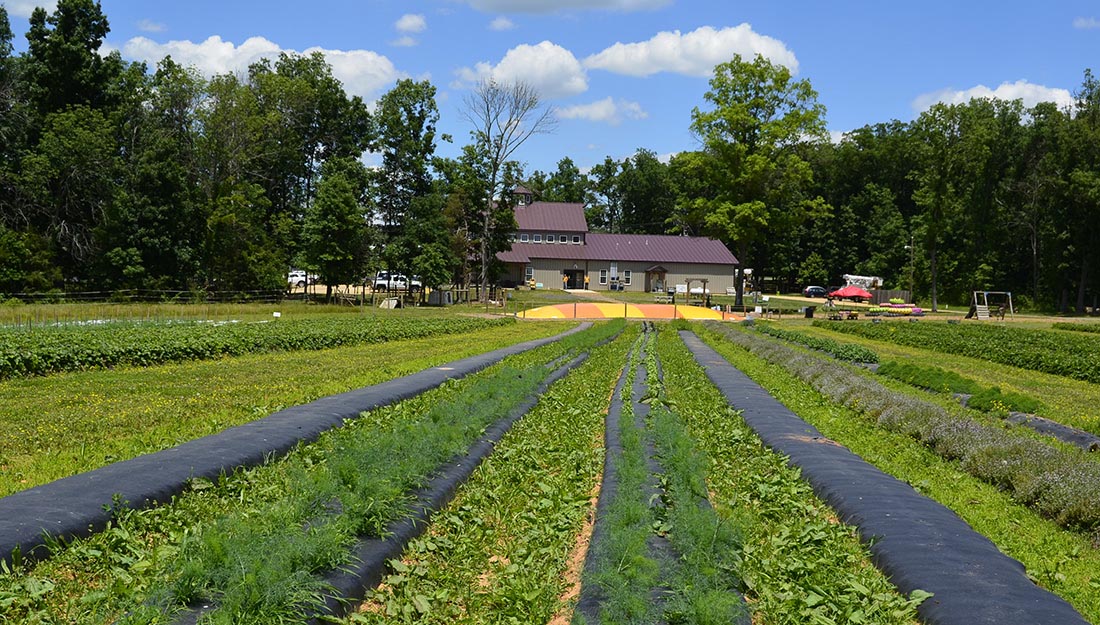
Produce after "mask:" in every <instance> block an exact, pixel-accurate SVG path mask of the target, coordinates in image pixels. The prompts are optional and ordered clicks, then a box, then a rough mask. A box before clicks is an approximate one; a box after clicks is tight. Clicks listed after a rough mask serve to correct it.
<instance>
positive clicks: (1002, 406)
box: [875, 360, 1043, 416]
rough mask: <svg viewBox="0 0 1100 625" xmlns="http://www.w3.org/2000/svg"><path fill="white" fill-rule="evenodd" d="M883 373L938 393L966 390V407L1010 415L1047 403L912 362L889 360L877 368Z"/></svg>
mask: <svg viewBox="0 0 1100 625" xmlns="http://www.w3.org/2000/svg"><path fill="white" fill-rule="evenodd" d="M875 373H877V374H879V375H884V376H888V377H891V378H894V379H895V380H901V381H902V382H905V383H906V384H911V385H913V386H917V387H920V388H923V389H927V390H930V391H935V392H937V393H963V394H966V395H969V396H970V397H969V398H968V399H967V402H966V406H967V407H968V408H973V409H975V410H981V411H982V412H992V413H994V414H997V415H999V416H1008V413H1009V412H1028V413H1032V414H1034V413H1037V412H1040V411H1041V410H1042V408H1043V403H1042V402H1040V401H1039V400H1037V399H1034V398H1032V397H1028V396H1027V395H1023V394H1020V393H1013V392H1004V391H1002V390H1001V389H1000V387H997V386H990V387H986V386H982V385H981V384H978V383H977V382H975V381H973V380H971V379H969V378H966V377H963V376H961V375H959V374H958V373H955V372H954V371H947V370H946V369H941V368H939V367H924V366H921V365H916V364H913V363H909V362H901V361H898V360H889V361H887V362H884V363H882V364H881V365H879V368H878V369H877V370H875Z"/></svg>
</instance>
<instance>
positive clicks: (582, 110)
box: [554, 96, 649, 126]
mask: <svg viewBox="0 0 1100 625" xmlns="http://www.w3.org/2000/svg"><path fill="white" fill-rule="evenodd" d="M554 114H555V115H557V116H558V117H559V118H560V119H584V120H588V121H592V122H603V123H607V124H611V125H612V126H618V125H619V124H621V123H622V121H623V118H624V117H625V118H629V119H645V118H646V117H649V114H648V113H646V112H645V111H644V110H643V109H642V105H640V104H638V103H637V102H630V101H628V100H616V99H614V98H612V97H611V96H607V97H606V98H604V99H602V100H596V101H595V102H592V103H591V104H578V105H576V106H567V107H563V108H558V109H555V110H554Z"/></svg>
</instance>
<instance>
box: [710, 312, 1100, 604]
mask: <svg viewBox="0 0 1100 625" xmlns="http://www.w3.org/2000/svg"><path fill="white" fill-rule="evenodd" d="M700 335H701V336H702V338H703V339H704V340H706V342H707V343H708V344H710V345H711V346H712V347H713V348H714V349H715V350H717V351H718V352H719V353H720V354H721V355H722V356H723V357H725V358H726V359H728V360H729V361H730V362H731V363H732V364H733V365H734V366H736V367H737V368H739V369H741V370H742V371H743V372H745V373H746V374H747V375H748V376H749V377H750V378H752V379H753V380H755V381H756V382H757V383H758V384H760V385H761V386H763V387H764V388H765V389H767V390H768V392H770V393H771V394H772V395H773V396H775V397H776V399H778V400H779V401H780V402H782V403H783V404H784V405H786V406H787V407H788V408H790V409H791V410H792V411H794V412H795V413H796V414H798V415H799V416H800V417H802V418H803V419H805V420H806V421H807V422H809V423H810V424H812V425H814V426H815V427H817V428H818V429H819V430H821V432H822V433H823V434H825V435H826V436H827V437H829V438H830V439H832V440H834V441H836V442H838V443H840V444H841V445H844V446H845V447H847V448H848V449H850V450H852V452H854V453H856V454H857V455H859V456H860V457H862V458H863V459H864V460H867V461H868V462H870V463H871V464H873V465H875V466H877V467H878V468H880V469H881V470H883V471H885V472H886V473H889V474H891V475H893V476H895V477H897V478H899V479H901V480H904V481H906V482H908V483H909V484H912V485H913V486H914V488H916V489H917V490H919V491H920V492H922V493H923V494H925V495H927V496H929V497H931V498H932V499H935V500H936V501H939V502H940V503H942V504H943V505H945V506H947V507H948V508H950V509H952V510H953V511H954V512H955V513H956V514H958V515H959V516H960V517H961V518H962V519H963V520H964V521H966V522H967V523H969V524H970V525H971V527H973V528H974V529H975V530H976V531H978V532H979V533H981V534H984V535H985V536H987V537H988V538H990V540H992V541H993V542H994V543H995V544H996V545H997V547H998V548H999V549H1001V551H1003V552H1004V553H1006V554H1008V555H1009V556H1011V557H1013V558H1016V559H1017V560H1020V561H1021V562H1022V563H1023V564H1024V566H1025V567H1026V568H1027V571H1028V575H1029V576H1031V577H1032V579H1034V580H1035V581H1036V582H1037V583H1039V584H1040V585H1042V586H1043V587H1045V588H1047V589H1049V590H1051V591H1052V592H1055V593H1057V594H1058V595H1060V596H1062V597H1063V598H1065V599H1066V600H1067V601H1069V602H1070V603H1071V604H1072V605H1073V606H1074V607H1075V608H1077V610H1078V611H1080V612H1081V613H1082V614H1083V615H1084V616H1085V618H1086V619H1088V620H1089V621H1091V622H1100V573H1098V571H1100V550H1098V549H1097V547H1096V543H1095V542H1094V541H1095V540H1096V539H1095V538H1090V537H1089V536H1087V535H1084V534H1081V533H1079V532H1074V531H1070V530H1066V529H1063V528H1061V527H1059V526H1058V524H1057V523H1055V522H1054V521H1051V520H1049V519H1045V518H1043V517H1041V516H1039V515H1038V514H1037V513H1035V512H1034V511H1033V510H1031V509H1030V508H1028V507H1026V506H1024V505H1021V504H1018V503H1016V502H1015V501H1013V500H1012V498H1011V497H1010V496H1009V495H1008V493H1006V492H1004V491H1001V490H999V489H998V488H996V487H994V486H992V485H990V484H988V483H985V482H983V481H981V480H979V479H978V478H975V477H973V476H971V475H969V474H968V473H967V472H966V471H964V470H963V468H962V467H961V466H960V465H959V463H958V462H955V461H949V460H944V459H943V458H942V457H940V456H939V455H937V454H936V453H935V452H934V451H932V450H931V449H929V448H927V447H925V446H923V445H921V444H919V443H918V442H916V441H914V440H913V439H911V438H910V437H909V436H907V435H905V434H903V433H897V432H892V431H889V430H886V429H883V428H880V427H876V422H875V420H874V419H871V418H868V417H866V416H864V415H862V414H861V413H859V412H856V411H854V410H851V409H849V408H846V407H844V406H841V405H838V404H836V403H834V402H832V401H830V400H829V399H828V398H827V397H825V396H823V395H822V394H821V393H819V392H817V391H815V390H814V389H813V388H811V387H810V386H809V385H808V384H806V383H804V382H802V381H801V380H799V379H797V378H796V377H795V376H794V375H793V374H791V373H790V372H788V371H787V370H786V369H784V368H783V367H782V366H779V365H775V364H769V363H767V362H765V361H764V360H762V359H761V358H758V357H757V356H754V355H753V354H750V353H749V352H747V351H745V350H744V349H742V348H740V347H738V346H736V345H733V344H731V343H729V342H728V341H727V340H726V339H724V338H723V337H722V336H721V335H720V334H716V333H714V332H712V331H710V330H701V331H700Z"/></svg>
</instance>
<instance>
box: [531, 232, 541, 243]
mask: <svg viewBox="0 0 1100 625" xmlns="http://www.w3.org/2000/svg"><path fill="white" fill-rule="evenodd" d="M531 242H532V243H542V235H541V234H533V235H531Z"/></svg>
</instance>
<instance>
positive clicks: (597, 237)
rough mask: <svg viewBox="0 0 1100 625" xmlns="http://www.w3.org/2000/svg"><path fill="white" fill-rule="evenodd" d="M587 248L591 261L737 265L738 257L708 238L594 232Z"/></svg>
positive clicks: (719, 242)
mask: <svg viewBox="0 0 1100 625" xmlns="http://www.w3.org/2000/svg"><path fill="white" fill-rule="evenodd" d="M584 247H586V248H588V249H587V252H588V259H589V260H621V261H639V262H653V263H700V264H707V265H736V264H737V258H736V257H734V255H733V253H732V252H730V251H729V249H727V248H726V246H725V245H723V244H722V242H721V241H716V240H714V239H708V238H706V237H677V236H668V235H659V234H598V233H591V234H589V235H588V236H587V237H585V246H584Z"/></svg>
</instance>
